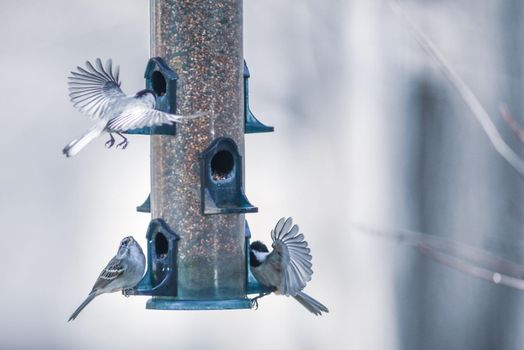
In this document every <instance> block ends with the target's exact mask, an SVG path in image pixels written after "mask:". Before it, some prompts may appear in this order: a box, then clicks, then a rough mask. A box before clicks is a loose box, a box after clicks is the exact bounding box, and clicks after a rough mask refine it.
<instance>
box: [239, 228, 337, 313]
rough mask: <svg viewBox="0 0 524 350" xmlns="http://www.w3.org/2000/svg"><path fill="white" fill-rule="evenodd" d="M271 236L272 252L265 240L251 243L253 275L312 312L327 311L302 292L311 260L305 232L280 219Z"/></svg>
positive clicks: (277, 292)
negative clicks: (300, 231)
mask: <svg viewBox="0 0 524 350" xmlns="http://www.w3.org/2000/svg"><path fill="white" fill-rule="evenodd" d="M271 238H272V240H273V244H272V247H273V251H272V252H271V253H270V252H269V250H268V249H267V247H266V246H265V244H264V243H262V242H260V241H255V242H253V243H251V246H250V253H249V257H250V262H249V263H250V266H251V272H252V273H253V276H255V278H256V279H257V281H258V282H259V283H260V284H261V285H262V286H264V287H266V288H272V289H273V290H274V292H275V293H276V294H283V295H286V296H292V297H293V298H295V300H297V301H298V302H299V303H300V304H302V306H304V307H305V308H306V309H308V310H309V311H310V312H312V313H314V314H315V315H321V314H322V312H329V310H328V308H327V307H325V306H324V305H322V304H321V303H320V302H318V301H317V300H315V299H313V298H312V297H310V296H309V295H307V294H306V293H304V292H302V289H304V287H305V286H306V284H307V282H309V281H310V280H311V275H312V274H313V270H312V269H311V268H312V266H313V264H312V263H311V259H312V257H311V254H310V249H309V248H308V246H307V242H306V241H305V240H304V235H303V234H302V233H299V228H298V226H297V225H293V219H292V218H288V219H285V218H282V219H280V220H279V221H278V223H277V224H276V226H275V228H274V229H273V230H271ZM264 295H265V294H263V295H261V296H264ZM257 298H259V297H257ZM257 298H255V299H254V300H255V301H256V299H257Z"/></svg>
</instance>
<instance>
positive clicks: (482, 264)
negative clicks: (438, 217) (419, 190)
mask: <svg viewBox="0 0 524 350" xmlns="http://www.w3.org/2000/svg"><path fill="white" fill-rule="evenodd" d="M353 227H354V228H355V229H356V230H357V231H360V232H363V233H366V234H372V235H376V236H380V237H382V238H387V239H391V240H396V241H398V242H400V243H404V244H407V245H411V246H413V247H415V248H416V249H417V250H418V251H419V252H420V253H421V254H423V255H425V256H427V257H429V258H431V259H433V260H435V261H436V262H439V263H441V264H443V265H446V266H448V267H451V268H453V269H455V270H458V271H462V272H464V273H467V274H468V275H471V276H474V277H477V278H481V279H484V280H487V281H490V282H492V283H495V284H500V285H503V286H506V287H510V288H515V289H519V290H523V291H524V265H520V264H517V263H515V262H512V261H509V260H506V259H503V258H500V257H498V256H496V255H494V254H491V253H489V252H487V251H484V250H481V249H478V248H473V247H471V246H468V245H465V244H462V243H457V242H453V241H450V240H446V239H443V238H440V237H438V236H435V235H430V234H425V233H421V232H416V231H410V230H403V229H387V230H386V229H384V230H381V229H378V228H372V227H368V226H364V225H359V224H353Z"/></svg>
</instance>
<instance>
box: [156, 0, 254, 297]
mask: <svg viewBox="0 0 524 350" xmlns="http://www.w3.org/2000/svg"><path fill="white" fill-rule="evenodd" d="M151 54H152V56H158V57H161V58H163V59H164V60H165V61H166V62H167V63H168V65H169V67H170V68H171V69H172V70H174V71H175V72H176V74H177V75H178V81H177V91H176V93H177V94H176V97H177V98H176V102H177V103H176V104H177V113H179V114H194V113H196V112H200V111H204V112H207V113H208V114H207V117H204V118H198V119H192V120H190V121H186V122H183V123H180V124H177V125H176V135H175V136H170V135H168V136H165V135H152V136H151V182H152V186H151V188H152V190H151V215H152V218H153V219H154V218H162V219H164V220H165V222H166V223H167V224H168V225H169V226H170V228H171V229H172V230H173V231H175V232H176V234H177V235H179V236H180V240H179V241H178V250H177V258H176V269H177V291H178V292H177V295H176V297H175V300H224V299H225V300H227V299H239V298H245V297H246V281H245V278H244V276H245V275H246V264H245V244H244V243H245V237H244V214H239V213H228V214H218V215H204V214H203V212H202V198H201V178H200V176H201V173H200V163H199V154H200V153H201V152H202V151H204V150H206V148H207V147H208V146H209V145H210V144H211V142H213V140H215V139H216V138H218V137H228V138H230V139H232V140H233V141H234V142H235V143H236V145H237V146H238V151H239V153H240V155H241V156H242V157H243V155H244V124H243V108H244V106H243V103H244V101H243V76H242V73H243V51H242V0H151ZM162 299H163V300H165V298H162Z"/></svg>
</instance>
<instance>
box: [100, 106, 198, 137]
mask: <svg viewBox="0 0 524 350" xmlns="http://www.w3.org/2000/svg"><path fill="white" fill-rule="evenodd" d="M201 115H203V114H195V115H189V116H181V115H176V114H170V113H166V112H162V111H158V110H156V109H153V108H150V107H148V106H146V105H144V104H137V103H135V104H133V105H132V106H129V107H127V108H125V109H124V110H123V111H122V113H121V114H120V115H119V116H117V117H115V118H113V119H111V120H110V121H109V123H108V124H107V128H108V129H109V130H111V131H115V132H125V131H128V130H132V129H138V128H143V127H146V126H156V125H162V124H172V123H175V122H179V121H181V120H183V119H192V118H196V117H199V116H201Z"/></svg>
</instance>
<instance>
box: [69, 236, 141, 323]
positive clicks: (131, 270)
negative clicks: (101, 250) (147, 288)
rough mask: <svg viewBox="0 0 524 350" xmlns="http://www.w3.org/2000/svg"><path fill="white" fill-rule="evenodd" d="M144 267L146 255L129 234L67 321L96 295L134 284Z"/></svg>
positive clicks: (123, 288) (124, 288)
mask: <svg viewBox="0 0 524 350" xmlns="http://www.w3.org/2000/svg"><path fill="white" fill-rule="evenodd" d="M145 269H146V257H145V256H144V253H143V252H142V248H140V245H139V244H138V243H137V242H136V241H135V240H134V238H133V237H131V236H129V237H126V238H124V239H123V240H122V242H120V247H119V248H118V252H117V253H116V255H115V256H114V257H113V259H111V261H109V264H107V266H106V267H105V268H104V270H103V271H102V273H101V274H100V276H98V279H97V280H96V282H95V285H94V286H93V289H92V290H91V293H89V295H88V296H87V298H86V300H84V302H83V303H82V304H80V306H79V307H78V308H77V309H76V310H75V312H73V314H72V315H71V317H69V320H68V321H72V320H74V319H75V318H76V317H77V316H78V314H79V313H80V312H81V311H82V310H83V309H84V308H85V307H86V306H87V304H89V303H90V302H91V301H92V300H93V299H94V298H95V297H96V296H98V295H100V294H103V293H113V292H118V291H121V290H124V291H125V290H126V289H130V288H133V287H134V286H136V285H137V284H138V282H140V280H141V279H142V276H143V275H144V271H145Z"/></svg>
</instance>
